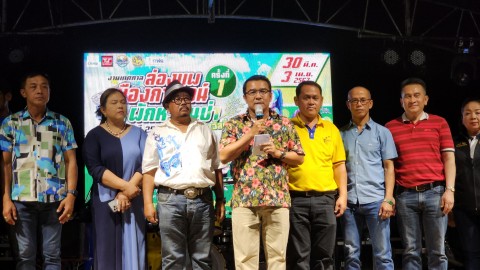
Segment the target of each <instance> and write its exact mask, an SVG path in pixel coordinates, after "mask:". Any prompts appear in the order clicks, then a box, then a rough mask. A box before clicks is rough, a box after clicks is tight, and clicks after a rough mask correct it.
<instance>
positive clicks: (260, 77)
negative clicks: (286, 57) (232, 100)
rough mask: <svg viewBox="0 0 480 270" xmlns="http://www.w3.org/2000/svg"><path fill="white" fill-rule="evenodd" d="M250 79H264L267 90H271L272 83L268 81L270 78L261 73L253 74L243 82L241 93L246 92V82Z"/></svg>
mask: <svg viewBox="0 0 480 270" xmlns="http://www.w3.org/2000/svg"><path fill="white" fill-rule="evenodd" d="M250 81H264V82H266V83H267V84H268V90H272V83H270V80H269V79H268V78H267V77H265V76H263V75H253V76H251V77H250V78H248V79H247V80H246V81H245V82H244V83H243V94H244V95H245V94H246V93H247V83H248V82H250Z"/></svg>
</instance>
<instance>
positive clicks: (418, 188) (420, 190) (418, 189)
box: [415, 185, 427, 192]
mask: <svg viewBox="0 0 480 270" xmlns="http://www.w3.org/2000/svg"><path fill="white" fill-rule="evenodd" d="M415 190H416V191H418V192H422V191H425V190H427V188H426V187H425V186H424V185H421V186H416V187H415Z"/></svg>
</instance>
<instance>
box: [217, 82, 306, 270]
mask: <svg viewBox="0 0 480 270" xmlns="http://www.w3.org/2000/svg"><path fill="white" fill-rule="evenodd" d="M271 89H272V88H271V84H270V81H269V80H268V78H266V77H265V76H260V75H255V76H252V77H250V78H248V79H247V80H246V81H245V83H244V85H243V98H244V100H245V102H246V103H247V105H248V109H247V112H246V113H245V114H240V115H238V116H236V117H233V118H232V119H230V120H229V121H228V122H226V123H225V125H224V129H223V134H222V139H221V142H220V160H221V161H222V162H223V163H227V162H230V161H232V164H231V166H232V170H233V178H234V180H235V189H234V191H233V194H232V208H233V211H232V229H233V247H234V253H235V267H236V269H258V264H259V239H260V235H259V233H260V228H261V229H262V238H263V241H264V242H265V245H264V246H265V247H266V249H265V258H266V260H267V265H268V268H269V269H275V270H277V269H286V247H287V241H288V231H289V227H290V226H289V207H290V194H289V193H288V175H287V168H286V167H287V166H297V165H300V164H302V163H303V156H304V153H303V150H302V146H301V144H300V139H299V138H298V135H297V133H296V132H295V129H294V127H293V125H292V123H291V122H290V120H289V119H288V118H286V117H282V116H280V115H278V114H277V113H276V112H274V111H272V110H270V109H269V106H268V105H269V104H270V101H271V99H272V91H271ZM258 107H260V108H261V109H262V110H260V109H259V108H258ZM260 111H263V112H262V113H260ZM258 134H269V135H270V141H269V142H266V143H263V144H261V145H260V150H261V151H263V153H261V154H259V155H255V154H253V152H252V149H253V145H254V137H255V135H258Z"/></svg>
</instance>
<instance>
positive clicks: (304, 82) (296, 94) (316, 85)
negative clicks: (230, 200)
mask: <svg viewBox="0 0 480 270" xmlns="http://www.w3.org/2000/svg"><path fill="white" fill-rule="evenodd" d="M305 85H311V86H315V87H317V88H318V89H320V95H322V87H321V86H320V85H319V84H318V83H316V82H314V81H303V82H301V83H299V84H298V85H297V88H295V96H296V97H299V96H300V94H301V93H302V87H303V86H305Z"/></svg>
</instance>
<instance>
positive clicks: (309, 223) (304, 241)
mask: <svg viewBox="0 0 480 270" xmlns="http://www.w3.org/2000/svg"><path fill="white" fill-rule="evenodd" d="M334 207H335V195H333V194H329V195H323V196H317V197H292V207H291V208H290V236H289V239H288V246H287V269H296V270H300V269H302V270H303V269H305V270H306V269H332V270H333V268H334V260H333V253H334V251H335V236H336V232H337V219H336V217H335V214H334Z"/></svg>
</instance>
